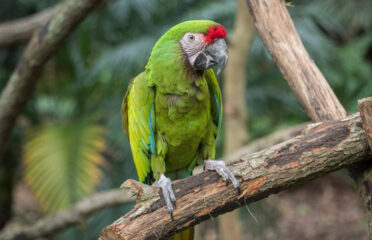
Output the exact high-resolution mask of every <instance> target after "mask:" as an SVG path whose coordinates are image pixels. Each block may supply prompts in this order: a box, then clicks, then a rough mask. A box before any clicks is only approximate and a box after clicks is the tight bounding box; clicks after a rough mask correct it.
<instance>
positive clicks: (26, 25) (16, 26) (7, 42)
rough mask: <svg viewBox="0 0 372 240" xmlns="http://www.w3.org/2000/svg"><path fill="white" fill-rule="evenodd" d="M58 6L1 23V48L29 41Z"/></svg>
mask: <svg viewBox="0 0 372 240" xmlns="http://www.w3.org/2000/svg"><path fill="white" fill-rule="evenodd" d="M56 9H57V7H51V8H48V9H45V10H43V11H41V12H39V13H36V14H34V15H31V16H28V17H24V18H21V19H17V20H12V21H8V22H4V23H1V24H0V49H1V48H6V47H9V46H11V45H15V44H19V43H24V42H26V41H28V40H29V39H30V38H31V36H32V34H33V33H34V32H35V31H36V30H37V29H38V28H40V27H41V26H43V25H44V24H45V23H47V22H48V20H49V19H50V18H51V17H52V16H53V14H54V12H55V10H56Z"/></svg>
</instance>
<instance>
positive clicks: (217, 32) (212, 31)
mask: <svg viewBox="0 0 372 240" xmlns="http://www.w3.org/2000/svg"><path fill="white" fill-rule="evenodd" d="M204 35H205V42H206V43H213V42H214V40H215V39H216V38H225V37H226V29H225V28H224V27H222V26H221V25H218V26H216V25H214V26H212V27H210V28H209V29H208V32H207V34H204Z"/></svg>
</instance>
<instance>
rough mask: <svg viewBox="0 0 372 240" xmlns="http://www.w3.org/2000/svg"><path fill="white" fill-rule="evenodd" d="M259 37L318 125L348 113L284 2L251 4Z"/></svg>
mask: <svg viewBox="0 0 372 240" xmlns="http://www.w3.org/2000/svg"><path fill="white" fill-rule="evenodd" d="M247 3H248V6H249V9H250V12H251V15H252V16H253V19H254V23H255V25H256V29H257V33H258V35H259V36H260V38H261V40H262V42H263V43H264V45H265V47H266V49H267V50H268V51H269V53H270V55H271V56H272V58H273V59H274V61H275V63H276V65H277V66H278V67H279V69H280V71H281V73H282V74H283V76H284V79H285V80H286V81H287V82H288V84H289V86H290V87H291V89H292V90H293V92H294V93H295V94H296V96H297V98H298V99H299V100H300V102H301V103H302V105H303V106H304V108H305V111H306V113H307V115H308V116H309V117H310V118H311V119H312V120H313V121H314V122H319V121H326V120H338V119H342V118H344V117H346V111H345V109H344V107H343V106H342V105H341V104H340V102H339V101H338V99H337V97H336V96H335V94H334V93H333V91H332V89H331V88H330V86H329V84H328V83H327V81H326V80H325V78H324V76H323V75H322V73H321V72H320V71H319V69H318V68H317V67H316V65H315V63H314V62H313V60H312V59H311V58H310V56H309V54H308V53H307V51H306V49H305V48H304V46H303V44H302V41H301V39H300V37H299V36H298V34H297V31H296V29H295V27H294V24H293V22H292V19H291V17H290V16H289V13H288V11H287V9H286V6H285V2H284V1H282V0H247Z"/></svg>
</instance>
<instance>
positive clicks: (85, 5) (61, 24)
mask: <svg viewBox="0 0 372 240" xmlns="http://www.w3.org/2000/svg"><path fill="white" fill-rule="evenodd" d="M103 2H106V1H105V0H78V1H77V0H65V1H64V2H63V3H62V4H61V5H60V6H59V7H58V8H57V9H56V14H55V15H54V16H53V17H52V18H51V20H50V21H48V22H47V23H46V24H45V25H44V26H43V27H42V28H41V29H40V30H39V31H37V32H35V33H34V35H33V37H32V39H31V41H30V43H29V44H28V46H27V49H26V50H25V52H24V53H23V56H22V57H21V59H20V60H19V62H18V65H17V67H16V69H15V70H14V72H13V74H12V75H11V77H10V79H9V81H8V83H7V85H6V87H5V88H4V90H3V92H2V93H1V95H0V123H1V124H0V146H1V148H0V162H1V161H2V158H3V155H4V152H5V149H6V145H7V142H8V139H9V135H10V133H11V131H12V129H13V126H14V124H15V120H16V118H17V116H18V115H19V113H20V112H21V111H22V110H23V108H24V106H25V105H26V103H27V100H28V99H29V98H30V97H31V95H32V92H33V90H34V88H35V85H36V83H37V80H38V76H39V74H40V72H41V71H42V68H43V66H44V64H45V62H46V61H47V60H48V59H49V58H50V57H51V56H52V55H53V54H54V53H55V52H56V51H57V49H58V47H59V45H60V44H61V43H62V42H63V41H64V40H65V39H66V38H67V37H68V36H69V35H70V34H71V33H72V32H73V31H74V30H75V29H76V27H77V26H78V25H79V23H80V22H81V21H82V20H83V19H84V18H85V17H87V16H88V15H89V14H90V13H91V12H92V11H93V9H94V8H95V7H97V6H98V5H100V4H101V3H103Z"/></svg>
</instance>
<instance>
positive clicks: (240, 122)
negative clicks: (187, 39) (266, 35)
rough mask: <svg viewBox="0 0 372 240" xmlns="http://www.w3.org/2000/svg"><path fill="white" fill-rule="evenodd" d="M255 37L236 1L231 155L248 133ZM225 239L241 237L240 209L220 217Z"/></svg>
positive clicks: (228, 126) (230, 68)
mask: <svg viewBox="0 0 372 240" xmlns="http://www.w3.org/2000/svg"><path fill="white" fill-rule="evenodd" d="M253 36H254V25H253V20H252V18H251V16H250V14H249V10H248V7H247V5H246V3H245V1H244V0H238V1H237V9H236V15H235V25H234V29H233V32H232V35H231V39H230V41H229V61H228V64H227V66H226V69H225V74H224V114H225V117H224V124H225V150H224V153H225V155H226V154H229V153H232V152H234V151H236V150H237V149H239V148H240V147H242V146H244V145H245V144H246V143H247V141H248V138H249V135H248V132H247V130H246V129H247V106H246V101H245V95H246V74H245V72H246V68H245V66H246V62H247V55H248V52H249V49H250V47H251V44H252V39H253ZM219 226H220V235H221V238H222V239H224V240H227V239H237V240H238V239H241V237H242V236H241V235H242V229H241V226H240V220H239V212H238V210H236V211H233V212H230V213H227V214H224V215H223V216H221V217H219Z"/></svg>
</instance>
